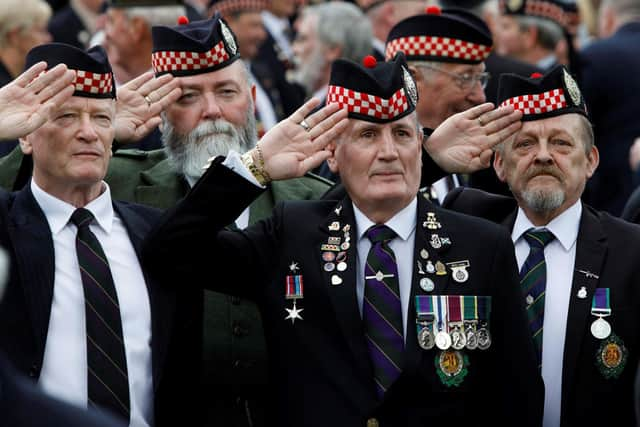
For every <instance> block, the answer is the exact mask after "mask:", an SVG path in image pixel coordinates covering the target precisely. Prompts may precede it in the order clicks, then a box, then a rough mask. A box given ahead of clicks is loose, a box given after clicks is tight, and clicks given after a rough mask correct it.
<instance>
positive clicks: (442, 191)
mask: <svg viewBox="0 0 640 427" xmlns="http://www.w3.org/2000/svg"><path fill="white" fill-rule="evenodd" d="M450 177H451V180H452V182H453V185H451V184H450V183H449V182H448V178H449V176H445V177H444V178H440V179H439V180H437V181H436V182H434V183H433V184H431V187H433V189H434V190H435V191H436V196H437V197H438V201H439V202H440V204H442V202H444V199H445V197H447V194H449V191H451V190H453V189H454V188H456V187H460V181H459V180H458V176H457V175H456V174H452V175H450ZM450 187H451V188H450Z"/></svg>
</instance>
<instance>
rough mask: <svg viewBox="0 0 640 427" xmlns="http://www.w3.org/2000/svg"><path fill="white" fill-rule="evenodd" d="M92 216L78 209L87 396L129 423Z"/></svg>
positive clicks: (117, 333)
mask: <svg viewBox="0 0 640 427" xmlns="http://www.w3.org/2000/svg"><path fill="white" fill-rule="evenodd" d="M93 219H94V218H93V214H92V213H91V212H90V211H88V210H87V209H84V208H78V209H76V210H75V212H74V213H73V215H71V222H72V223H74V224H75V225H76V227H78V234H77V236H76V252H77V255H78V264H79V265H80V276H81V277H82V287H83V290H84V301H85V314H86V329H87V394H88V400H89V406H90V407H98V408H106V409H108V410H109V411H111V412H113V413H114V414H116V415H119V416H121V417H122V418H123V419H125V420H127V421H129V411H130V402H129V377H128V372H127V359H126V354H125V348H124V339H123V336H122V320H121V318H120V305H119V303H118V295H117V294H116V288H115V285H114V283H113V277H112V275H111V269H110V268H109V262H108V261H107V257H106V256H105V254H104V251H103V249H102V246H101V245H100V242H99V241H98V239H97V238H96V236H95V234H93V232H92V231H91V230H90V229H89V224H91V222H92V221H93Z"/></svg>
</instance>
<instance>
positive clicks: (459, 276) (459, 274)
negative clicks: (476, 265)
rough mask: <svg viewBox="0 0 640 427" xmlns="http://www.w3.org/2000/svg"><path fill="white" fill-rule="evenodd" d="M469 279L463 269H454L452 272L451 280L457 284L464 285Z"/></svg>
mask: <svg viewBox="0 0 640 427" xmlns="http://www.w3.org/2000/svg"><path fill="white" fill-rule="evenodd" d="M468 278H469V273H468V272H467V270H466V269H465V268H455V269H454V271H453V280H455V281H456V282H458V283H464V282H466V281H467V279H468Z"/></svg>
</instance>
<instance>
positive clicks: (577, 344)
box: [444, 188, 640, 427]
mask: <svg viewBox="0 0 640 427" xmlns="http://www.w3.org/2000/svg"><path fill="white" fill-rule="evenodd" d="M444 206H445V207H447V208H451V209H455V210H456V211H460V212H464V213H468V214H470V215H477V216H481V217H483V218H487V219H490V220H492V221H494V222H497V223H500V224H502V225H504V226H505V227H507V228H508V229H509V230H510V229H511V228H512V227H513V224H514V223H515V215H516V212H515V209H516V202H515V200H514V199H512V198H506V197H501V196H495V195H489V194H487V193H484V192H481V191H478V190H474V189H468V188H467V189H456V190H454V191H453V192H451V193H449V196H448V197H447V199H446V200H445V203H444ZM576 244H577V249H576V261H575V270H574V274H573V279H572V285H571V300H570V305H569V313H568V318H567V335H566V338H565V347H564V362H563V372H562V413H561V425H562V426H567V427H568V426H601V425H606V424H610V423H611V420H612V419H615V420H616V423H618V425H621V426H622V425H625V426H631V425H634V401H633V384H634V377H635V375H636V371H637V366H638V345H639V343H640V342H639V341H640V336H639V334H638V325H640V288H639V287H638V283H639V281H640V268H639V267H638V259H640V227H638V226H635V225H632V224H629V223H626V222H624V221H621V220H619V219H617V218H614V217H612V216H611V215H609V214H606V213H602V212H597V211H595V210H593V209H592V208H590V207H588V206H586V205H584V204H583V210H582V218H581V219H580V230H579V232H578V241H577V243H576ZM579 270H582V271H589V272H591V273H593V274H594V275H595V276H597V277H586V275H585V274H583V273H581V272H580V271H579ZM582 287H585V289H586V291H587V295H593V293H594V289H595V288H596V287H608V288H610V296H611V309H612V314H611V316H609V317H608V318H607V321H608V322H609V323H610V324H611V326H612V330H613V332H614V333H615V334H616V335H617V336H618V337H620V338H621V339H622V340H623V342H624V345H625V346H626V348H627V350H628V351H629V353H628V359H627V362H626V367H625V369H624V370H623V372H622V374H621V375H620V377H619V378H617V379H607V378H605V377H604V376H603V375H602V374H601V373H600V371H599V370H598V367H597V366H596V354H597V352H598V347H599V345H600V341H599V340H598V339H596V338H594V337H593V336H592V335H591V332H590V326H591V323H592V322H593V320H595V317H594V316H592V315H591V314H590V312H591V298H584V299H580V298H577V297H576V295H577V294H578V291H579V290H580V288H582ZM612 414H615V415H612ZM612 417H613V418H612Z"/></svg>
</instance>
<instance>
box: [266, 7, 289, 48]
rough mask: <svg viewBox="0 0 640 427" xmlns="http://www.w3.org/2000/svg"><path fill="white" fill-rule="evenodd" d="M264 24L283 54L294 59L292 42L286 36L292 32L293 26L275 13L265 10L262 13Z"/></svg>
mask: <svg viewBox="0 0 640 427" xmlns="http://www.w3.org/2000/svg"><path fill="white" fill-rule="evenodd" d="M262 23H263V24H264V27H265V28H266V29H267V31H268V32H269V34H271V37H273V39H274V40H275V41H276V44H277V45H278V47H280V49H281V50H282V53H284V55H285V56H286V57H287V58H289V59H290V60H291V59H293V49H292V48H291V42H290V41H289V37H288V36H287V35H286V34H285V32H286V31H291V24H290V23H289V20H288V19H287V18H278V17H277V16H275V15H274V14H273V13H271V12H269V11H267V10H263V11H262Z"/></svg>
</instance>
